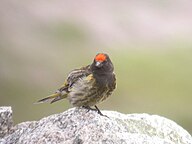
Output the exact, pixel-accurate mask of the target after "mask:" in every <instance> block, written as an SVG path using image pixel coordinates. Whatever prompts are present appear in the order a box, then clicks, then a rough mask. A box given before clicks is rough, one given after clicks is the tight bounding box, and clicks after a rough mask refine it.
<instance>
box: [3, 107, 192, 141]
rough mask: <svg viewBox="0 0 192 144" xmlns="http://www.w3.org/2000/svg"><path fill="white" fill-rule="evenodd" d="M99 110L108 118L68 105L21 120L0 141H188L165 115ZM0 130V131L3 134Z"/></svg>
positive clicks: (184, 132)
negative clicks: (69, 107)
mask: <svg viewBox="0 0 192 144" xmlns="http://www.w3.org/2000/svg"><path fill="white" fill-rule="evenodd" d="M1 112H2V111H1ZM102 112H103V113H104V114H105V115H107V116H108V117H109V118H107V117H105V116H100V115H99V114H97V112H95V111H89V112H87V110H86V109H81V108H72V109H69V110H67V111H65V112H63V113H60V114H55V115H51V116H48V117H45V118H43V119H41V120H39V121H31V122H23V123H20V124H18V125H16V126H14V127H12V133H11V134H7V135H5V134H4V137H3V138H2V139H0V143H1V144H10V143H11V144H15V143H16V144H25V143H26V144H34V143H35V144H47V143H48V144H49V143H50V144H57V143H63V144H95V143H102V144H127V143H128V144H129V143H134V144H149V143H150V144H192V137H191V136H190V134H189V133H188V132H187V131H185V130H184V129H183V128H182V127H180V126H179V125H177V124H176V123H175V122H173V121H171V120H168V119H166V118H163V117H160V116H157V115H148V114H128V115H125V114H121V113H118V112H113V111H102ZM0 115H2V114H0ZM1 123H2V121H1ZM5 124H6V123H5ZM7 127H10V124H8V126H7ZM0 130H1V131H0V133H2V132H3V133H5V131H2V129H0Z"/></svg>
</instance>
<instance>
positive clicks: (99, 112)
mask: <svg viewBox="0 0 192 144" xmlns="http://www.w3.org/2000/svg"><path fill="white" fill-rule="evenodd" d="M95 109H96V110H97V112H98V114H100V115H101V116H105V117H107V118H109V117H108V116H106V115H104V114H102V113H101V111H100V110H99V108H98V107H97V106H96V105H95Z"/></svg>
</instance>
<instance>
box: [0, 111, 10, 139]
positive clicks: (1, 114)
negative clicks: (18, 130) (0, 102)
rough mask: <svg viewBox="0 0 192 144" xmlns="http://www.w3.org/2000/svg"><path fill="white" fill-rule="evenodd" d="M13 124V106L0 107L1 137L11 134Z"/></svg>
mask: <svg viewBox="0 0 192 144" xmlns="http://www.w3.org/2000/svg"><path fill="white" fill-rule="evenodd" d="M12 126H13V119H12V110H11V107H0V138H3V137H4V136H5V135H7V134H9V132H10V129H11V128H12Z"/></svg>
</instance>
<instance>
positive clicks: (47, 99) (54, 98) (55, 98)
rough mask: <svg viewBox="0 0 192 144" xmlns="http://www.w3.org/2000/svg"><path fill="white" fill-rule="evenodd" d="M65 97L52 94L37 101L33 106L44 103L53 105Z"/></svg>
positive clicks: (59, 94)
mask: <svg viewBox="0 0 192 144" xmlns="http://www.w3.org/2000/svg"><path fill="white" fill-rule="evenodd" d="M66 97H67V95H66V94H65V95H61V93H54V94H52V95H49V96H47V97H45V98H43V99H41V100H39V101H37V102H36V103H35V104H40V103H45V102H50V103H54V102H56V101H59V100H61V99H64V98H66Z"/></svg>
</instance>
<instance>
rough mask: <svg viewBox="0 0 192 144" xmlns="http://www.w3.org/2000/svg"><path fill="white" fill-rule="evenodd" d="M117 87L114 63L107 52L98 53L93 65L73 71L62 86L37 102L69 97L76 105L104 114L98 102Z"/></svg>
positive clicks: (54, 100)
mask: <svg viewBox="0 0 192 144" xmlns="http://www.w3.org/2000/svg"><path fill="white" fill-rule="evenodd" d="M115 88H116V78H115V74H114V67H113V64H112V62H111V60H110V58H109V56H108V55H107V54H104V53H98V54H97V55H96V56H95V58H94V60H93V63H92V64H91V65H88V66H85V67H82V68H80V69H74V70H73V71H71V72H70V73H69V75H68V77H67V79H66V80H65V82H64V84H63V85H62V86H61V88H59V89H58V90H57V91H56V92H55V93H54V94H52V95H50V96H48V97H46V98H43V99H41V100H39V101H38V102H37V103H44V102H50V103H54V102H56V101H58V100H61V99H64V98H67V99H68V100H69V102H70V103H71V104H72V106H74V107H83V108H86V109H88V110H96V111H97V112H98V113H99V114H100V115H103V114H102V113H101V111H100V110H99V109H98V107H97V106H96V104H98V103H100V102H102V101H103V100H105V99H106V98H107V97H108V96H110V95H111V94H112V92H113V90H114V89H115ZM92 106H94V107H95V109H93V108H91V107H92Z"/></svg>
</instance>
